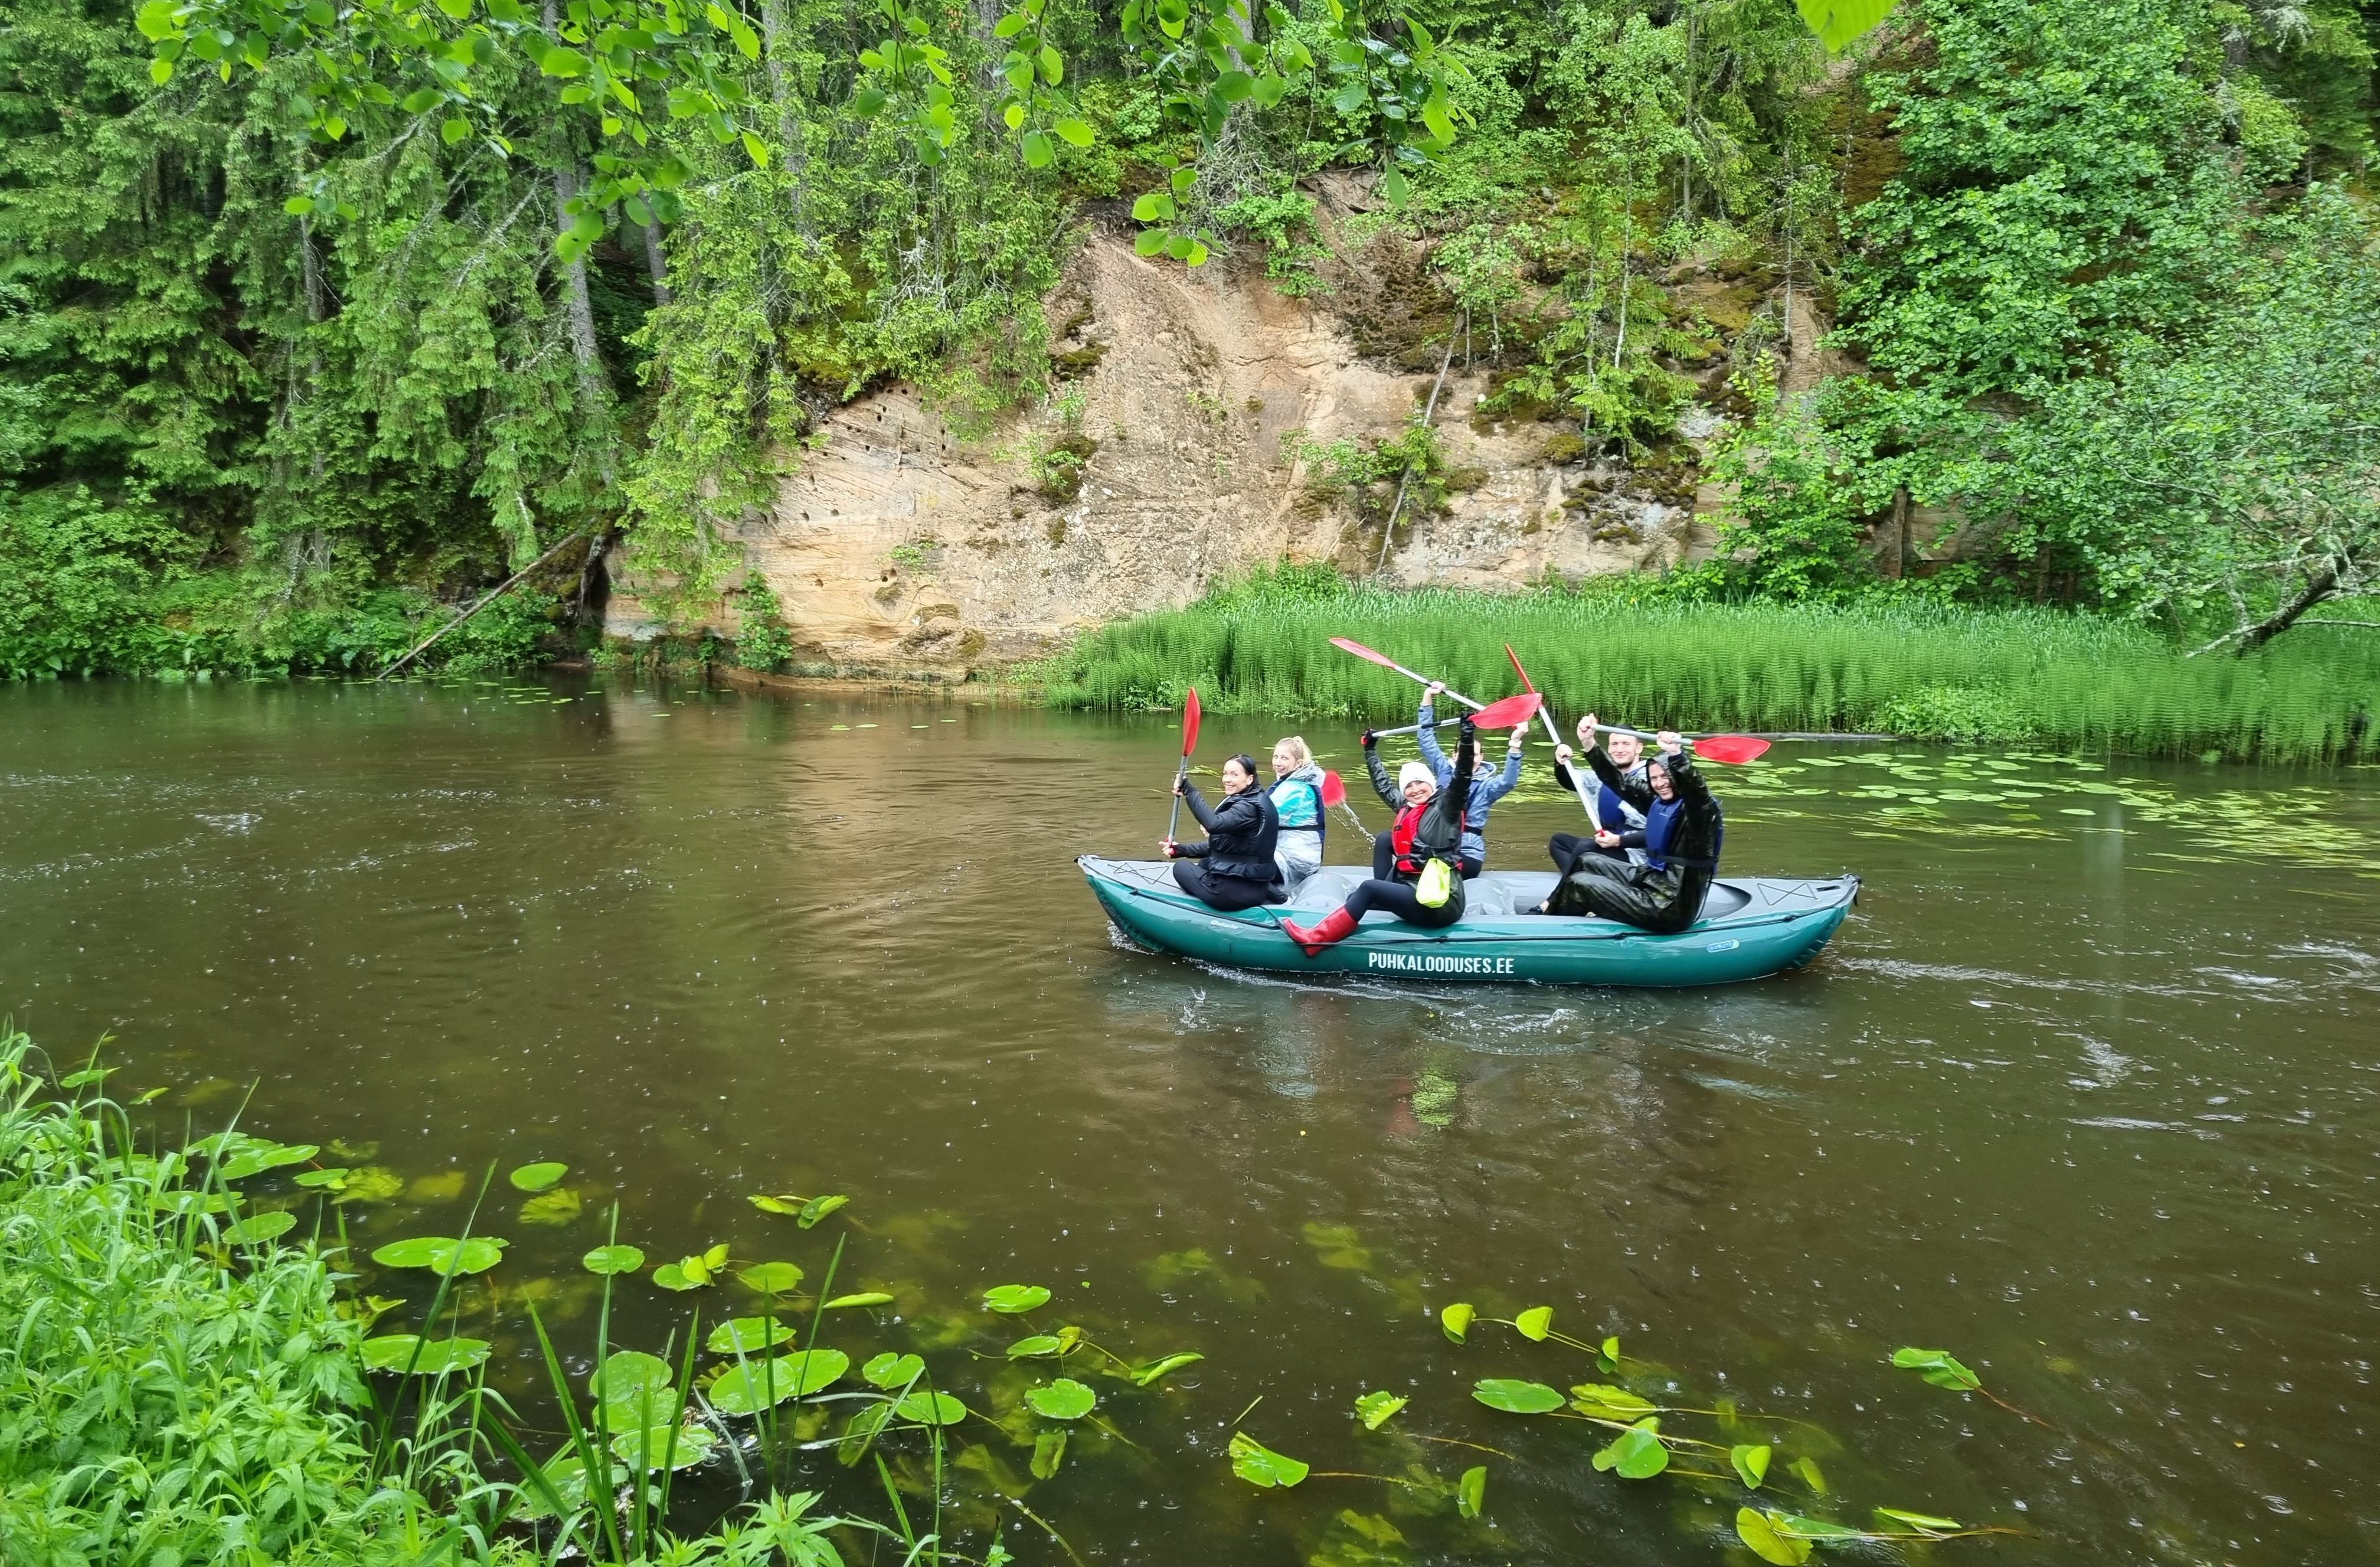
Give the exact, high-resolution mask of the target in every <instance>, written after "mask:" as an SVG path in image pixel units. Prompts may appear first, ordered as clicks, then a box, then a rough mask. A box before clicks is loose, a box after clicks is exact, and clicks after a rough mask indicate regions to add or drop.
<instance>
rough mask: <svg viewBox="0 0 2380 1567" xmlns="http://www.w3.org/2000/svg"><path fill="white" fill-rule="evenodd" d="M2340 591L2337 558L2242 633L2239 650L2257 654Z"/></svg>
mask: <svg viewBox="0 0 2380 1567" xmlns="http://www.w3.org/2000/svg"><path fill="white" fill-rule="evenodd" d="M2336 592H2338V558H2337V557H2336V556H2334V557H2332V558H2331V559H2330V560H2329V561H2327V562H2325V564H2324V565H2323V568H2322V569H2321V570H2320V571H2317V572H2315V573H2314V574H2313V576H2312V577H2307V578H2306V580H2305V586H2304V587H2302V588H2300V589H2298V590H2297V591H2296V592H2295V593H2293V594H2291V595H2290V596H2289V600H2288V601H2287V602H2285V603H2283V604H2282V605H2281V607H2280V608H2278V609H2277V610H2275V611H2274V612H2273V613H2270V614H2268V615H2266V616H2265V618H2264V619H2262V620H2260V621H2258V622H2257V623H2256V624H2255V625H2253V626H2250V627H2249V628H2248V629H2247V630H2246V631H2245V632H2244V633H2242V634H2241V635H2240V649H2239V650H2240V652H2241V653H2243V654H2244V653H2252V652H2253V651H2255V650H2257V649H2258V648H2261V647H2263V646H2264V645H2265V643H2267V642H2269V641H2271V640H2272V639H2273V638H2276V637H2277V636H2279V635H2280V634H2281V633H2282V632H2284V631H2287V630H2288V629H2289V627H2290V626H2294V625H2296V624H2297V620H2298V617H2299V616H2300V615H2301V614H2303V613H2306V611H2308V610H2310V609H2312V608H2313V607H2314V605H2316V604H2318V603H2320V602H2322V601H2324V600H2325V599H2327V598H2329V597H2330V596H2331V595H2332V594H2334V593H2336ZM2202 651H2203V650H2202Z"/></svg>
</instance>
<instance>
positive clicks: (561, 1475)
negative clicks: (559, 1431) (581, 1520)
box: [514, 1452, 628, 1522]
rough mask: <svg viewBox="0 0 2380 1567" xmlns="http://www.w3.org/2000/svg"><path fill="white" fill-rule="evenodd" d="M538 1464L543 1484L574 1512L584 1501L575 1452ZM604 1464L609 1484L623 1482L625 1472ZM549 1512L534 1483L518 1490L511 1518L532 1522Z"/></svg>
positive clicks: (583, 1478) (583, 1471)
mask: <svg viewBox="0 0 2380 1567" xmlns="http://www.w3.org/2000/svg"><path fill="white" fill-rule="evenodd" d="M538 1467H539V1471H540V1473H541V1474H543V1475H544V1476H545V1483H546V1484H547V1485H549V1486H551V1487H553V1494H554V1495H555V1497H556V1498H558V1499H559V1500H560V1501H561V1502H562V1505H563V1507H564V1508H565V1509H566V1510H568V1511H571V1512H576V1511H577V1509H578V1508H579V1506H580V1505H581V1504H582V1503H584V1502H585V1501H586V1500H587V1465H586V1464H584V1463H583V1462H581V1461H580V1459H579V1456H578V1454H577V1452H560V1453H556V1454H555V1455H554V1456H553V1457H552V1458H551V1459H548V1460H547V1461H546V1462H545V1463H543V1464H540V1465H539V1466H538ZM604 1467H605V1468H606V1469H609V1470H610V1471H611V1472H612V1484H613V1486H615V1487H617V1486H622V1485H625V1484H626V1483H627V1479H628V1472H627V1471H626V1470H625V1469H624V1468H622V1467H621V1466H620V1465H619V1464H605V1465H604ZM553 1515H554V1512H553V1507H552V1506H551V1505H550V1504H549V1503H548V1502H547V1501H546V1500H545V1498H544V1496H543V1494H542V1493H540V1491H539V1490H538V1488H536V1487H535V1486H529V1487H527V1488H524V1489H523V1490H522V1492H521V1498H520V1505H519V1507H518V1509H517V1510H516V1512H515V1513H514V1516H515V1517H517V1518H525V1519H528V1520H530V1521H532V1522H534V1521H536V1520H539V1519H544V1518H551V1517H553Z"/></svg>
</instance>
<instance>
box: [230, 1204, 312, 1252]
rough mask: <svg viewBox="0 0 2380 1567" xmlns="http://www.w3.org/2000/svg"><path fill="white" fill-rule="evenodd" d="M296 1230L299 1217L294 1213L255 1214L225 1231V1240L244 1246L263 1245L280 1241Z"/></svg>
mask: <svg viewBox="0 0 2380 1567" xmlns="http://www.w3.org/2000/svg"><path fill="white" fill-rule="evenodd" d="M296 1228H297V1215H296V1214H294V1213H287V1212H282V1213H254V1214H250V1215H249V1217H247V1218H246V1219H243V1220H241V1221H239V1222H238V1223H237V1224H235V1225H233V1226H232V1227H231V1228H230V1229H228V1230H225V1232H224V1239H225V1240H227V1241H235V1242H237V1243H238V1244H239V1245H244V1246H255V1245H263V1244H264V1243H265V1242H267V1241H277V1240H279V1239H280V1238H281V1237H282V1236H284V1235H285V1234H287V1233H289V1232H290V1231H292V1230H295V1229H296Z"/></svg>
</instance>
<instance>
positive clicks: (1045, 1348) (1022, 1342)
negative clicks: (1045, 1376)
mask: <svg viewBox="0 0 2380 1567" xmlns="http://www.w3.org/2000/svg"><path fill="white" fill-rule="evenodd" d="M1065 1353H1066V1341H1065V1340H1063V1339H1062V1338H1060V1337H1059V1336H1058V1335H1057V1334H1055V1333H1035V1334H1033V1335H1032V1336H1031V1337H1030V1338H1023V1339H1019V1340H1017V1341H1016V1342H1014V1343H1013V1344H1011V1345H1009V1346H1008V1358H1009V1359H1011V1360H1038V1359H1040V1358H1042V1357H1043V1356H1045V1355H1052V1354H1065Z"/></svg>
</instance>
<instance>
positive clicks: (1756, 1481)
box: [1727, 1442, 1768, 1491]
mask: <svg viewBox="0 0 2380 1567" xmlns="http://www.w3.org/2000/svg"><path fill="white" fill-rule="evenodd" d="M1727 1461H1728V1463H1730V1464H1733V1465H1734V1466H1735V1477H1736V1478H1737V1479H1739V1480H1742V1481H1743V1483H1744V1485H1745V1487H1746V1488H1750V1489H1752V1490H1755V1491H1756V1490H1758V1489H1759V1488H1760V1482H1761V1481H1763V1480H1765V1479H1767V1478H1768V1444H1767V1443H1766V1442H1761V1443H1759V1444H1757V1445H1755V1444H1753V1443H1750V1442H1738V1443H1737V1444H1736V1445H1735V1446H1733V1447H1731V1448H1730V1449H1728V1450H1727Z"/></svg>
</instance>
